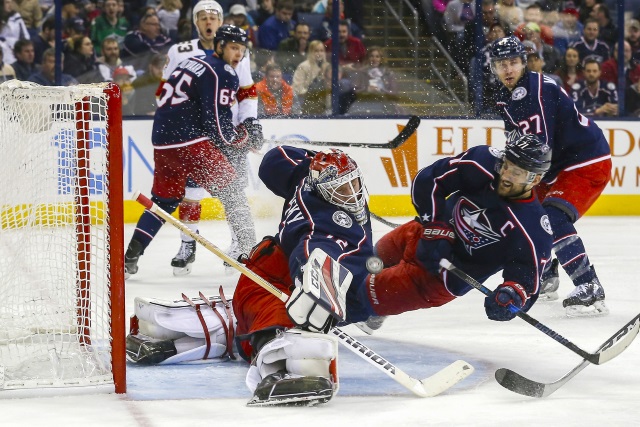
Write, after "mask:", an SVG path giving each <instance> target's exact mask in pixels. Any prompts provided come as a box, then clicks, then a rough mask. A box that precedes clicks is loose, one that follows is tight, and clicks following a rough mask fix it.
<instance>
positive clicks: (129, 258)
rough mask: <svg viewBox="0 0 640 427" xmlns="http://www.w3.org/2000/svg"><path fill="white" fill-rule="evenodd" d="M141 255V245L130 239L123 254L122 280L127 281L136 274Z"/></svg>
mask: <svg viewBox="0 0 640 427" xmlns="http://www.w3.org/2000/svg"><path fill="white" fill-rule="evenodd" d="M140 255H142V243H140V242H139V241H137V240H135V239H131V242H129V247H127V252H126V253H125V254H124V278H125V279H128V278H129V277H131V275H132V274H136V273H137V272H138V261H139V260H140Z"/></svg>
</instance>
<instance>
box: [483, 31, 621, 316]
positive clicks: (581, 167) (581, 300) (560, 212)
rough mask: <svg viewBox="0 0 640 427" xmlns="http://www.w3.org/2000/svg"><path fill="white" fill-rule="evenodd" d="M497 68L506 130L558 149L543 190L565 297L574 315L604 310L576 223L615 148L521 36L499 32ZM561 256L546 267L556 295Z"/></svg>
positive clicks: (605, 178)
mask: <svg viewBox="0 0 640 427" xmlns="http://www.w3.org/2000/svg"><path fill="white" fill-rule="evenodd" d="M491 62H492V70H493V72H494V73H495V74H496V76H497V77H498V79H499V80H500V81H501V82H502V85H503V87H502V88H501V90H500V93H499V96H498V103H497V108H498V110H499V112H500V114H501V115H502V118H503V120H504V123H505V129H506V131H507V132H512V135H519V134H535V135H537V136H538V137H539V138H540V139H542V140H543V141H545V142H546V143H547V144H549V147H551V149H552V151H553V158H552V161H551V169H550V170H549V173H548V174H546V175H545V177H544V180H543V182H542V183H541V184H540V186H539V187H538V197H539V199H540V200H541V201H542V205H543V206H544V208H545V210H546V211H547V213H548V215H549V220H550V221H551V227H552V228H553V237H554V244H553V248H554V251H555V253H556V256H557V259H558V260H559V261H560V264H561V265H562V267H563V268H564V270H565V271H566V272H567V274H568V275H569V277H570V278H571V280H572V281H573V283H574V285H575V288H574V289H573V291H571V292H570V293H569V295H568V296H567V298H566V299H565V300H564V301H563V302H562V304H563V306H564V307H566V310H567V314H568V315H569V316H584V315H604V314H607V313H608V312H609V311H608V309H607V307H606V306H605V304H604V299H605V294H604V289H603V288H602V285H601V284H600V281H599V280H598V276H597V275H596V272H595V270H594V268H593V266H592V265H591V262H590V261H589V258H588V256H587V253H586V250H585V248H584V244H583V243H582V239H580V237H579V236H578V233H577V231H576V229H575V226H574V223H575V222H576V221H577V220H578V219H579V218H580V217H581V216H582V215H584V213H585V212H586V211H587V210H588V209H589V208H590V207H591V205H593V203H594V202H595V201H596V199H597V198H598V197H599V196H600V194H601V193H602V191H603V190H604V188H605V187H606V185H607V182H609V179H610V174H611V152H610V149H609V144H608V143H607V141H606V140H605V138H604V135H603V133H602V130H600V128H599V127H598V126H597V125H596V124H595V123H594V122H593V121H592V120H590V119H589V118H587V117H585V116H583V115H582V114H580V113H579V112H578V110H577V109H576V106H575V104H574V103H573V101H572V100H571V98H570V97H569V96H568V95H567V93H566V92H565V90H564V89H563V88H562V87H559V86H557V85H556V84H555V83H554V82H553V81H552V80H551V79H548V78H546V77H544V76H543V75H541V74H538V73H533V72H528V71H527V70H526V67H525V65H526V54H525V48H524V46H523V45H522V43H521V42H520V41H519V40H518V39H517V38H515V37H505V38H502V39H499V40H496V41H495V42H494V44H493V46H492V49H491ZM557 271H558V266H557V261H555V260H554V262H553V263H552V264H551V266H550V268H549V270H547V271H546V272H545V276H544V278H543V279H544V289H543V291H542V292H543V293H545V294H548V297H549V299H555V298H557V293H555V291H556V290H557V289H558V285H559V280H558V272H557Z"/></svg>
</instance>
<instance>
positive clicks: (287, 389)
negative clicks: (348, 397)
mask: <svg viewBox="0 0 640 427" xmlns="http://www.w3.org/2000/svg"><path fill="white" fill-rule="evenodd" d="M332 397H333V384H332V383H331V380H329V378H325V377H315V376H308V377H302V376H292V375H290V374H289V373H287V372H286V371H279V372H276V373H273V374H271V375H267V376H266V377H264V379H263V380H262V381H261V382H260V384H258V387H257V388H256V390H255V392H254V393H253V397H252V398H251V399H250V400H249V401H248V402H247V406H314V405H318V404H321V403H326V402H328V401H329V400H331V398H332Z"/></svg>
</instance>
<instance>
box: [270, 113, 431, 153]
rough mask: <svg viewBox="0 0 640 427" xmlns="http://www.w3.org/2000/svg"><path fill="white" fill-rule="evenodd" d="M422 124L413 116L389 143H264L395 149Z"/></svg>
mask: <svg viewBox="0 0 640 427" xmlns="http://www.w3.org/2000/svg"><path fill="white" fill-rule="evenodd" d="M418 126H420V117H418V116H411V118H410V119H409V121H408V122H407V124H406V125H405V126H404V129H402V131H401V132H400V133H399V134H398V135H397V136H396V137H395V138H393V139H392V140H391V141H389V142H387V143H382V144H378V143H373V142H332V141H302V140H286V141H273V140H268V139H265V140H264V143H265V144H268V143H272V144H273V143H276V144H288V145H319V146H326V147H349V148H387V149H394V148H398V147H399V146H401V145H402V144H403V143H404V142H405V141H406V140H407V139H409V137H410V136H411V135H413V133H414V132H415V131H416V129H418Z"/></svg>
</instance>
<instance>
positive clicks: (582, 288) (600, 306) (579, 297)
mask: <svg viewBox="0 0 640 427" xmlns="http://www.w3.org/2000/svg"><path fill="white" fill-rule="evenodd" d="M591 269H592V270H593V266H592V267H591ZM604 297H605V295H604V288H603V287H602V285H601V284H600V280H598V277H597V276H595V272H594V276H593V279H592V280H591V281H590V282H587V283H583V284H581V285H578V286H576V287H575V289H573V291H571V293H570V294H569V295H568V296H567V298H565V300H564V301H562V306H563V307H565V308H566V310H567V316H569V317H581V316H604V315H607V314H609V309H608V308H607V306H606V305H605V304H604Z"/></svg>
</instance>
